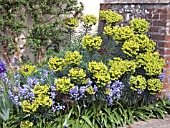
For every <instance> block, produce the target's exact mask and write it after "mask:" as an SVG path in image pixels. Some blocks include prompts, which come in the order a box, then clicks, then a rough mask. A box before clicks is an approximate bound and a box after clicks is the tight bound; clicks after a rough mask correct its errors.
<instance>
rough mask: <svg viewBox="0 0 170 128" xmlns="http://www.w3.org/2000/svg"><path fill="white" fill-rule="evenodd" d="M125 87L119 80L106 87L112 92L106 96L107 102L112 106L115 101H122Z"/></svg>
mask: <svg viewBox="0 0 170 128" xmlns="http://www.w3.org/2000/svg"><path fill="white" fill-rule="evenodd" d="M123 87H124V85H123V83H122V82H120V81H119V80H117V81H115V82H113V83H112V84H111V85H110V86H109V85H108V86H107V87H106V88H108V89H109V90H110V93H109V94H108V95H107V96H106V101H108V103H109V105H110V104H112V103H113V101H114V100H116V99H120V97H121V93H122V89H123Z"/></svg>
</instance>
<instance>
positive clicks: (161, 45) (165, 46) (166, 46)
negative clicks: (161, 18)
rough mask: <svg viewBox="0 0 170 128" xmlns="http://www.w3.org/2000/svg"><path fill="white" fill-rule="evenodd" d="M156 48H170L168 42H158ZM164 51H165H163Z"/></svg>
mask: <svg viewBox="0 0 170 128" xmlns="http://www.w3.org/2000/svg"><path fill="white" fill-rule="evenodd" d="M158 47H164V48H170V42H161V41H160V42H158ZM163 50H165V49H163Z"/></svg>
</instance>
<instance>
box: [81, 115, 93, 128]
mask: <svg viewBox="0 0 170 128" xmlns="http://www.w3.org/2000/svg"><path fill="white" fill-rule="evenodd" d="M81 118H82V119H84V121H86V122H87V123H88V125H89V126H90V127H91V128H94V126H93V125H92V122H91V121H90V119H89V118H88V117H87V116H82V117H81Z"/></svg>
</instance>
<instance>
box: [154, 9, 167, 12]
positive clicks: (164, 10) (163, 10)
mask: <svg viewBox="0 0 170 128" xmlns="http://www.w3.org/2000/svg"><path fill="white" fill-rule="evenodd" d="M156 12H158V13H167V12H168V10H167V8H164V9H157V10H156Z"/></svg>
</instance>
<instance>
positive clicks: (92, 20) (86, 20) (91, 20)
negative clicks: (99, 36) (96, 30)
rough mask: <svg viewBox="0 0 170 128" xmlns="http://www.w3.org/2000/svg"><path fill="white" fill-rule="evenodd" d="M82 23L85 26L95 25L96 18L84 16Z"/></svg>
mask: <svg viewBox="0 0 170 128" xmlns="http://www.w3.org/2000/svg"><path fill="white" fill-rule="evenodd" d="M82 21H83V22H84V23H85V24H86V25H91V26H92V25H95V24H96V23H97V17H96V16H94V15H88V14H87V15H85V16H83V17H82Z"/></svg>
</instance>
